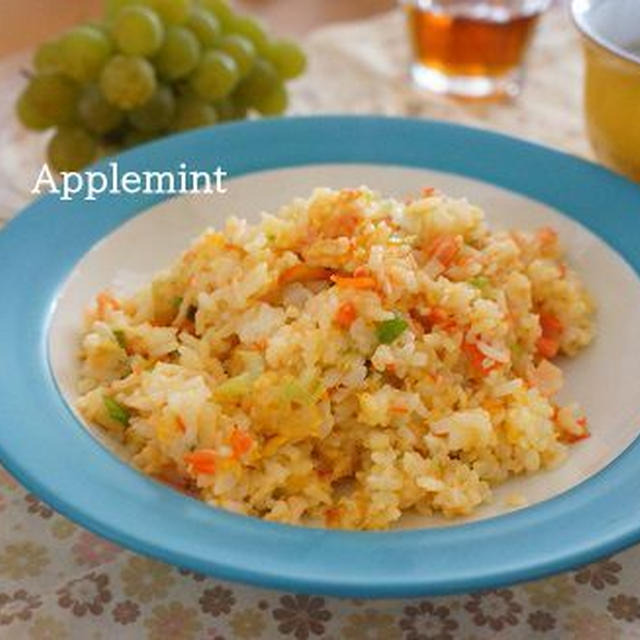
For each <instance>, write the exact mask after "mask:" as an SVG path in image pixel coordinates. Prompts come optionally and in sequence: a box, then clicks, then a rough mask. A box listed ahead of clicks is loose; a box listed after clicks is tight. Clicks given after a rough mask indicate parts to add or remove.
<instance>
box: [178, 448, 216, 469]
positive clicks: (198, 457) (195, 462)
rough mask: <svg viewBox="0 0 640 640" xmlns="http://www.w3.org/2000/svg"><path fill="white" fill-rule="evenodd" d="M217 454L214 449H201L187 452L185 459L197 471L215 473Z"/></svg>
mask: <svg viewBox="0 0 640 640" xmlns="http://www.w3.org/2000/svg"><path fill="white" fill-rule="evenodd" d="M216 458H217V454H216V452H215V451H214V450H213V449H200V450H199V451H193V452H192V453H186V454H185V456H184V461H185V462H186V463H187V464H188V465H189V466H190V467H191V468H192V469H193V471H195V472H196V473H215V472H216Z"/></svg>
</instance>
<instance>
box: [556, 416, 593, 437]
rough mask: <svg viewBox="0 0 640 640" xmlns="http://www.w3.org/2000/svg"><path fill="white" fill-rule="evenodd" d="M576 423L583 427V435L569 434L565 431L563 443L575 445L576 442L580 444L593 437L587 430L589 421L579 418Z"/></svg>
mask: <svg viewBox="0 0 640 640" xmlns="http://www.w3.org/2000/svg"><path fill="white" fill-rule="evenodd" d="M576 422H577V423H578V424H579V425H580V426H581V427H582V429H583V431H582V433H569V432H566V431H565V432H564V433H563V434H562V436H561V438H560V439H561V440H562V442H566V443H567V444H574V443H575V442H580V440H584V439H585V438H589V437H591V433H590V432H589V429H588V428H587V419H586V418H585V417H582V418H578V419H577V420H576Z"/></svg>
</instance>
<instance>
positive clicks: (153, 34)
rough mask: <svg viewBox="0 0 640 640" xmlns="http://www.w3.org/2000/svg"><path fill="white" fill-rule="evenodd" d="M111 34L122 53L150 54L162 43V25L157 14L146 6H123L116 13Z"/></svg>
mask: <svg viewBox="0 0 640 640" xmlns="http://www.w3.org/2000/svg"><path fill="white" fill-rule="evenodd" d="M111 34H112V36H113V39H114V40H115V42H116V46H117V47H118V49H119V50H120V51H121V52H122V53H125V54H127V55H130V56H150V55H153V54H154V53H155V52H156V51H158V49H159V48H160V46H161V45H162V41H163V39H164V26H163V24H162V21H161V20H160V18H159V17H158V14H157V13H155V12H154V11H152V10H151V9H148V8H147V7H141V6H132V7H125V8H124V9H123V10H122V11H120V13H118V14H117V15H116V18H115V21H114V23H113V26H112V27H111Z"/></svg>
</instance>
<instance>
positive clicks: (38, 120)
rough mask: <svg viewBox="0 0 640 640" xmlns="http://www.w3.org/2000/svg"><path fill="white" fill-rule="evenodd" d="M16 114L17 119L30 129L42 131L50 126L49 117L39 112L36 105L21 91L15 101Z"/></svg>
mask: <svg viewBox="0 0 640 640" xmlns="http://www.w3.org/2000/svg"><path fill="white" fill-rule="evenodd" d="M16 114H17V116H18V120H20V122H21V123H22V124H23V125H24V126H25V127H26V128H27V129H31V130H32V131H44V130H45V129H48V128H49V127H51V121H50V120H49V118H47V117H46V116H44V115H43V114H42V113H40V110H39V109H38V107H37V106H36V105H35V104H34V103H33V102H32V101H31V100H29V97H28V95H27V94H26V93H23V94H22V95H21V96H20V97H19V98H18V102H17V103H16Z"/></svg>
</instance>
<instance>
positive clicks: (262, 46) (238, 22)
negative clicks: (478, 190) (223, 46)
mask: <svg viewBox="0 0 640 640" xmlns="http://www.w3.org/2000/svg"><path fill="white" fill-rule="evenodd" d="M229 31H231V32H232V33H235V34H236V35H239V36H243V37H245V38H247V39H248V40H251V42H252V43H253V46H254V47H255V50H256V52H257V53H259V54H260V55H262V54H263V53H264V52H265V51H266V49H267V46H268V44H269V42H268V38H267V34H266V33H265V30H264V27H263V26H262V24H261V23H260V22H258V21H257V20H255V19H254V18H249V17H248V16H236V17H235V18H234V19H233V20H232V21H231V24H230V25H229Z"/></svg>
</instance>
